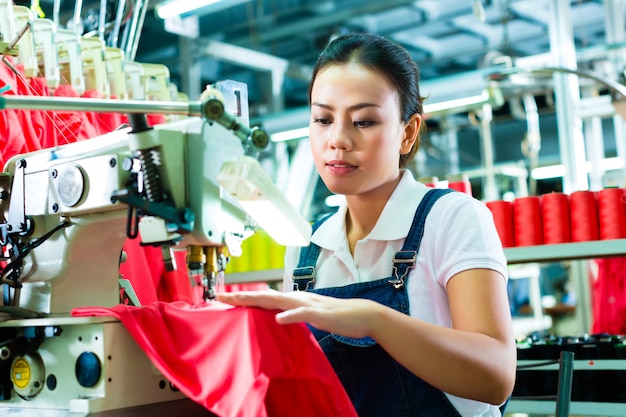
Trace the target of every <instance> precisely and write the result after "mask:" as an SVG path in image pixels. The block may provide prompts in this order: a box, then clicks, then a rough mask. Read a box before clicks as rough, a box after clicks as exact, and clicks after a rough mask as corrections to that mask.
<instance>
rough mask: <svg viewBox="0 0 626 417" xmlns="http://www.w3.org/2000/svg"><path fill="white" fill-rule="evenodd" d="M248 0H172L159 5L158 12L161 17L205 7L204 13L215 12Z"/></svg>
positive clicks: (177, 14) (178, 14)
mask: <svg viewBox="0 0 626 417" xmlns="http://www.w3.org/2000/svg"><path fill="white" fill-rule="evenodd" d="M248 1H250V0H172V1H166V2H164V3H161V4H159V5H157V6H156V13H157V16H159V17H160V18H161V19H167V18H170V17H174V16H181V15H185V14H189V13H191V12H195V11H198V12H199V11H200V10H201V9H204V10H202V12H203V14H204V13H214V12H217V11H219V10H222V9H226V8H228V7H232V6H236V5H238V4H241V3H246V2H248ZM209 6H211V7H209Z"/></svg>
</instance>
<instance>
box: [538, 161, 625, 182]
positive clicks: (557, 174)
mask: <svg viewBox="0 0 626 417" xmlns="http://www.w3.org/2000/svg"><path fill="white" fill-rule="evenodd" d="M623 168H624V161H623V160H622V158H620V157H614V158H605V159H603V160H602V164H601V168H600V169H601V170H602V171H605V172H606V171H613V170H617V169H623ZM584 170H585V172H587V173H589V172H591V170H592V165H591V162H589V161H586V162H585V165H584ZM530 175H531V177H533V178H534V179H536V180H546V179H550V178H561V177H563V176H565V165H563V164H558V165H550V166H545V167H538V168H535V169H533V170H532V172H531V174H530Z"/></svg>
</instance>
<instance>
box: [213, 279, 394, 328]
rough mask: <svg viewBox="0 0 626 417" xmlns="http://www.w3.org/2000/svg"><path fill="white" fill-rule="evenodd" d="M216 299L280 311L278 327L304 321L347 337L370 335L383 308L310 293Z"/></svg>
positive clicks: (241, 294)
mask: <svg viewBox="0 0 626 417" xmlns="http://www.w3.org/2000/svg"><path fill="white" fill-rule="evenodd" d="M217 300H218V301H221V302H224V303H227V304H231V305H235V306H246V307H261V308H265V309H269V310H281V312H280V313H278V314H277V315H276V321H277V322H278V323H280V324H289V323H298V322H307V323H309V324H310V325H312V326H313V327H315V328H318V329H320V330H324V331H327V332H331V333H335V334H340V335H342V336H346V337H356V338H360V337H364V336H369V335H370V334H371V332H372V328H373V326H374V325H375V322H376V318H377V317H378V316H379V314H378V312H379V311H380V310H381V309H384V308H386V307H384V306H382V305H381V304H378V303H375V302H373V301H370V300H365V299H356V298H354V299H340V298H334V297H328V296H324V295H319V294H314V293H310V292H301V291H294V292H288V293H284V292H278V291H274V290H269V291H241V292H232V293H219V294H217Z"/></svg>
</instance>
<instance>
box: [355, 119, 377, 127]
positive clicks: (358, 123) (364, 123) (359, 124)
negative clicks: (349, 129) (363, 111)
mask: <svg viewBox="0 0 626 417" xmlns="http://www.w3.org/2000/svg"><path fill="white" fill-rule="evenodd" d="M373 124H374V122H373V121H371V120H357V121H356V122H354V126H356V127H369V126H372V125H373Z"/></svg>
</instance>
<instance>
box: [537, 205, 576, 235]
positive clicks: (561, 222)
mask: <svg viewBox="0 0 626 417" xmlns="http://www.w3.org/2000/svg"><path fill="white" fill-rule="evenodd" d="M541 214H542V219H541V220H542V224H543V243H544V244H553V243H565V242H571V241H572V229H571V218H570V208H569V196H568V195H567V194H564V193H549V194H544V195H542V196H541Z"/></svg>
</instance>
